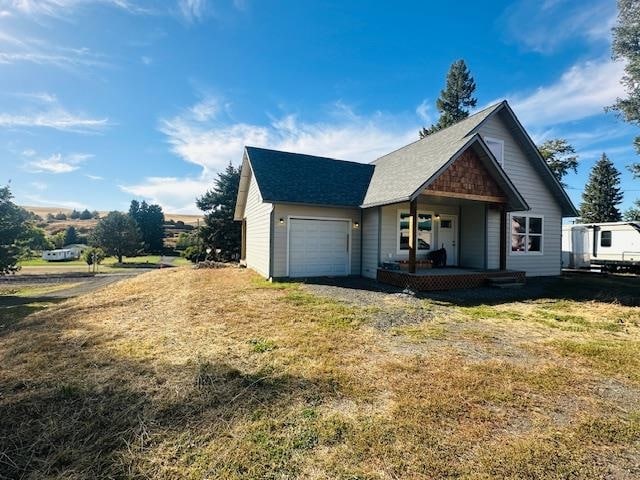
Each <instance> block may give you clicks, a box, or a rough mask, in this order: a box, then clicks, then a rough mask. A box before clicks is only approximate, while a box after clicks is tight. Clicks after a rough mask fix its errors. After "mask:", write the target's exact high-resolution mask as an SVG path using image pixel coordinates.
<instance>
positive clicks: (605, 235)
mask: <svg viewBox="0 0 640 480" xmlns="http://www.w3.org/2000/svg"><path fill="white" fill-rule="evenodd" d="M600 246H601V247H610V246H611V230H603V231H602V232H601V233H600Z"/></svg>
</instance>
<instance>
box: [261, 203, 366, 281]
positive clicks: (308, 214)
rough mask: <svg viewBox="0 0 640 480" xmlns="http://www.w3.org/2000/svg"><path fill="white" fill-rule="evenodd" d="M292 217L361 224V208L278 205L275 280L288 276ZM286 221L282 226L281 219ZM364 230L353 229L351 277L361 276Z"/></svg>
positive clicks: (274, 221) (274, 239)
mask: <svg viewBox="0 0 640 480" xmlns="http://www.w3.org/2000/svg"><path fill="white" fill-rule="evenodd" d="M290 216H293V217H300V218H333V219H348V220H351V221H352V222H353V223H356V222H357V223H358V224H360V223H361V219H360V209H359V208H338V207H319V206H313V205H293V204H284V203H276V204H275V205H274V212H273V224H272V225H271V228H273V256H272V258H273V266H272V270H271V275H272V276H273V277H274V278H281V277H286V276H287V255H288V252H287V238H288V227H287V226H288V219H289V217H290ZM281 218H282V219H283V220H284V223H283V224H280V219H281ZM361 230H362V228H361V227H359V228H352V229H351V275H360V272H361V271H360V232H361Z"/></svg>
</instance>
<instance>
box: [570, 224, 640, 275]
mask: <svg viewBox="0 0 640 480" xmlns="http://www.w3.org/2000/svg"><path fill="white" fill-rule="evenodd" d="M562 266H563V267H564V268H591V267H593V266H596V267H601V268H603V269H605V270H617V269H628V270H634V271H640V222H610V223H591V224H574V225H564V226H563V227H562Z"/></svg>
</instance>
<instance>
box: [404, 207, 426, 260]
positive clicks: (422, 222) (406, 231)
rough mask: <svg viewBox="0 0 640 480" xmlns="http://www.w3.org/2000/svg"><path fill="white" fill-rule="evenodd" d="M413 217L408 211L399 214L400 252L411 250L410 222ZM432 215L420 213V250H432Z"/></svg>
mask: <svg viewBox="0 0 640 480" xmlns="http://www.w3.org/2000/svg"><path fill="white" fill-rule="evenodd" d="M410 220H411V215H409V212H408V211H400V212H398V252H401V251H407V250H409V222H410ZM431 236H432V215H431V214H430V213H426V212H418V250H431V244H432V237H431Z"/></svg>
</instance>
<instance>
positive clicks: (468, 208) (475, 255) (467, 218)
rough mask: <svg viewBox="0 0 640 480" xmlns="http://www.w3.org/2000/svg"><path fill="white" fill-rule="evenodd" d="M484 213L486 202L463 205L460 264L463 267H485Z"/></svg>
mask: <svg viewBox="0 0 640 480" xmlns="http://www.w3.org/2000/svg"><path fill="white" fill-rule="evenodd" d="M484 215H485V206H484V203H480V202H477V203H465V204H464V205H462V207H461V218H460V249H459V251H460V256H459V264H460V265H461V266H463V267H471V268H485V266H484V265H485V250H486V247H485V235H484V231H485V224H486V222H485V218H484Z"/></svg>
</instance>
